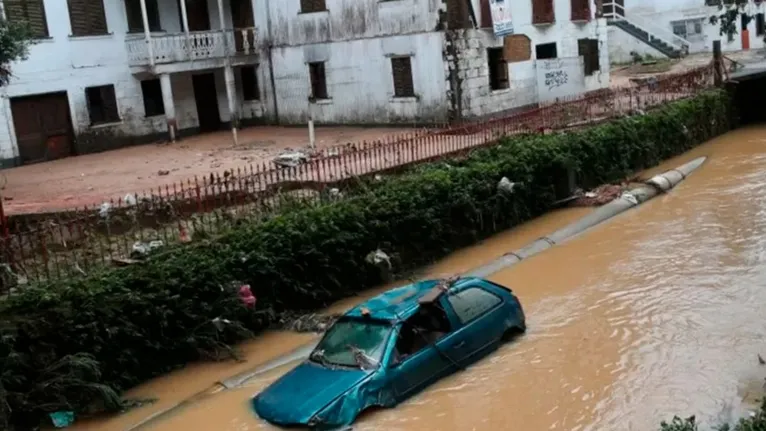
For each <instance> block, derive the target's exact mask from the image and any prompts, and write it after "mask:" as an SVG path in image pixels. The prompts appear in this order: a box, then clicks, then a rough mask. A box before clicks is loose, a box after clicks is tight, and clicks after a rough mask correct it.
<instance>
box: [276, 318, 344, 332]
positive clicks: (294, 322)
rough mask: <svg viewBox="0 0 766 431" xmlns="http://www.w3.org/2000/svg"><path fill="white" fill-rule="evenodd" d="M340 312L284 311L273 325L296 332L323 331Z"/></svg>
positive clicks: (277, 328)
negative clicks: (303, 312) (298, 312)
mask: <svg viewBox="0 0 766 431" xmlns="http://www.w3.org/2000/svg"><path fill="white" fill-rule="evenodd" d="M339 317H340V315H339V314H314V313H310V314H303V315H297V314H293V313H282V314H281V315H280V316H279V318H278V320H277V322H276V323H275V324H274V325H272V329H275V330H288V331H295V332H316V333H322V332H324V331H326V330H327V328H329V327H330V325H332V324H333V323H334V322H335V321H336V320H337V319H338V318H339Z"/></svg>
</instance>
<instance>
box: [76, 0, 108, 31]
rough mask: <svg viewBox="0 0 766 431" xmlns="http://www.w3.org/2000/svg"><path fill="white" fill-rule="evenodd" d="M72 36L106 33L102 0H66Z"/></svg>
mask: <svg viewBox="0 0 766 431" xmlns="http://www.w3.org/2000/svg"><path fill="white" fill-rule="evenodd" d="M67 3H68V5H69V22H70V23H71V25H72V35H73V36H94V35H100V34H107V33H108V29H107V26H106V15H105V14H104V2H103V1H102V0H67Z"/></svg>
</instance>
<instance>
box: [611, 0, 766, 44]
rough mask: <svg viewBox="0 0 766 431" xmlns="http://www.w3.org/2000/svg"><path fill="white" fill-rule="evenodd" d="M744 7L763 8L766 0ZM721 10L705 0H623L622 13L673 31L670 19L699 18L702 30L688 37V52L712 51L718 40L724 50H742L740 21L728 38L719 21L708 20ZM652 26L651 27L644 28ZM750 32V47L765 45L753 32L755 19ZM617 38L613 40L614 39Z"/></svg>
mask: <svg viewBox="0 0 766 431" xmlns="http://www.w3.org/2000/svg"><path fill="white" fill-rule="evenodd" d="M744 11H745V12H746V13H747V14H749V15H755V14H756V13H764V12H766V4H764V3H762V2H761V3H755V1H753V0H749V2H748V4H747V5H746V6H745V7H744ZM718 14H720V12H719V11H718V8H717V7H715V6H705V0H625V17H626V18H627V19H628V20H630V19H631V17H635V18H636V19H637V20H640V21H638V24H641V23H648V24H647V25H651V26H657V27H659V29H660V30H662V31H668V32H672V31H673V22H677V21H684V20H701V21H702V32H701V33H700V34H696V35H694V36H691V37H689V38H688V39H689V41H690V42H691V46H690V50H689V51H690V52H692V53H697V52H711V53H712V51H713V41H715V40H720V41H721V49H722V50H723V51H739V50H742V48H743V44H742V22H741V21H739V20H738V22H737V34H736V35H734V37H733V38H732V39H731V40H730V39H729V37H728V36H727V35H723V36H722V35H721V34H720V27H719V25H718V24H711V23H710V17H711V16H714V15H718ZM647 29H648V30H651V29H650V28H647ZM747 30H748V32H749V37H748V39H749V42H750V49H761V48H764V47H766V44H765V43H764V36H763V35H757V34H756V27H755V20H751V21H750V22H749V23H748V25H747ZM615 42H616V40H615Z"/></svg>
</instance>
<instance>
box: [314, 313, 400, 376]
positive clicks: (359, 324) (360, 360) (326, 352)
mask: <svg viewBox="0 0 766 431" xmlns="http://www.w3.org/2000/svg"><path fill="white" fill-rule="evenodd" d="M391 329H392V326H391V325H390V324H389V323H387V322H379V321H374V320H357V319H341V320H338V321H337V322H336V323H335V324H334V325H332V327H330V329H329V330H328V331H327V333H326V334H325V336H324V338H322V341H320V342H319V345H317V346H316V348H314V351H313V352H312V353H311V356H310V358H311V360H312V361H314V362H316V363H320V364H323V365H331V366H332V365H336V366H342V367H354V368H357V367H358V368H375V367H377V366H378V364H379V363H380V360H381V359H382V356H383V352H384V351H385V348H386V341H388V335H389V334H390V333H391Z"/></svg>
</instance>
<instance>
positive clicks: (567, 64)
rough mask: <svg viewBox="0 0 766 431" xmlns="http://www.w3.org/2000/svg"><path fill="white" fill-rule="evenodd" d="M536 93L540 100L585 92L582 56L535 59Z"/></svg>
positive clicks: (546, 100)
mask: <svg viewBox="0 0 766 431" xmlns="http://www.w3.org/2000/svg"><path fill="white" fill-rule="evenodd" d="M535 63H536V68H537V93H538V95H539V97H540V101H541V102H549V101H553V100H556V99H558V98H562V97H567V96H574V95H577V94H580V93H584V92H585V73H584V71H583V63H582V57H571V58H552V59H548V60H537V61H536V62H535Z"/></svg>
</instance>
